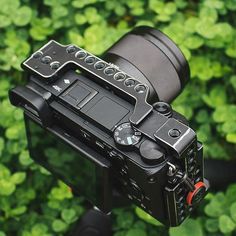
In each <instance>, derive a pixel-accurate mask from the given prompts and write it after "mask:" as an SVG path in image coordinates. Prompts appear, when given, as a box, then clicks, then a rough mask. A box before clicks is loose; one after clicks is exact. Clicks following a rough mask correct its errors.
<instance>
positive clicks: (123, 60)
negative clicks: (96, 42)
mask: <svg viewBox="0 0 236 236" xmlns="http://www.w3.org/2000/svg"><path fill="white" fill-rule="evenodd" d="M103 57H104V60H105V61H107V62H110V63H113V64H115V65H116V66H118V67H119V68H120V69H121V70H123V71H124V72H126V73H127V74H129V75H131V76H132V77H133V78H136V79H137V80H138V81H139V82H140V83H142V84H145V85H147V86H148V87H149V97H148V101H149V102H150V103H154V102H156V101H159V100H161V101H164V102H171V101H172V100H173V99H174V98H175V97H177V96H178V94H180V93H181V91H182V89H183V88H184V86H185V85H186V83H187V82H188V80H189V77H190V72H189V65H188V63H187V61H186V59H185V57H184V56H183V54H182V52H181V51H180V49H179V48H178V47H177V46H176V45H175V44H174V42H173V41H171V40H170V39H169V38H168V37H167V36H166V35H165V34H163V33H161V32H160V31H158V30H156V29H154V28H151V27H147V26H140V27H137V28H134V29H133V30H132V31H131V32H129V33H127V34H126V35H124V36H123V37H122V38H121V39H120V40H119V41H118V42H117V43H115V44H114V45H113V46H112V47H111V48H110V49H108V50H107V52H106V53H105V54H104V56H103Z"/></svg>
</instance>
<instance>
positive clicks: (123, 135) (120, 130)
mask: <svg viewBox="0 0 236 236" xmlns="http://www.w3.org/2000/svg"><path fill="white" fill-rule="evenodd" d="M114 139H115V142H116V143H117V144H119V145H121V146H123V147H130V146H134V145H135V144H137V143H138V142H139V141H140V139H141V133H140V132H137V131H135V130H134V129H133V128H132V126H131V124H130V123H123V124H121V125H119V126H118V127H117V128H116V129H115V131H114Z"/></svg>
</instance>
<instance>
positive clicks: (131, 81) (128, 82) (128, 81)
mask: <svg viewBox="0 0 236 236" xmlns="http://www.w3.org/2000/svg"><path fill="white" fill-rule="evenodd" d="M125 85H126V86H127V87H132V86H134V85H135V80H133V79H127V80H126V81H125Z"/></svg>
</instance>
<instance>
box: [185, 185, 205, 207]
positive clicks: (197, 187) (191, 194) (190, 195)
mask: <svg viewBox="0 0 236 236" xmlns="http://www.w3.org/2000/svg"><path fill="white" fill-rule="evenodd" d="M194 186H195V189H194V191H192V192H189V193H188V196H187V204H188V205H189V206H191V205H192V203H193V199H194V197H195V196H196V195H197V194H198V193H199V191H200V190H201V189H202V188H204V189H206V185H205V184H204V183H203V182H198V183H196V184H195V185H194Z"/></svg>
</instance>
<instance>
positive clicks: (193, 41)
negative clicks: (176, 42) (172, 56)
mask: <svg viewBox="0 0 236 236" xmlns="http://www.w3.org/2000/svg"><path fill="white" fill-rule="evenodd" d="M203 43H204V40H203V39H202V38H200V37H198V36H190V37H188V38H187V39H186V40H185V41H184V45H185V46H186V47H187V48H189V49H197V48H199V47H201V46H202V45H203Z"/></svg>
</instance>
